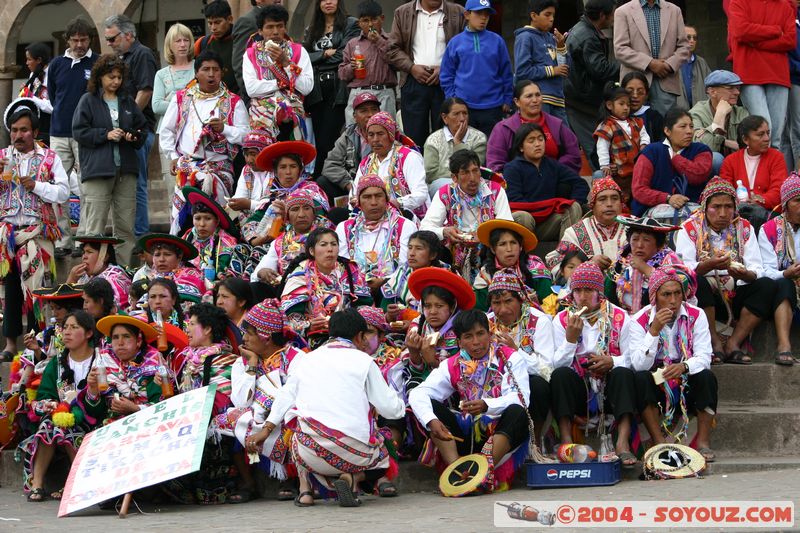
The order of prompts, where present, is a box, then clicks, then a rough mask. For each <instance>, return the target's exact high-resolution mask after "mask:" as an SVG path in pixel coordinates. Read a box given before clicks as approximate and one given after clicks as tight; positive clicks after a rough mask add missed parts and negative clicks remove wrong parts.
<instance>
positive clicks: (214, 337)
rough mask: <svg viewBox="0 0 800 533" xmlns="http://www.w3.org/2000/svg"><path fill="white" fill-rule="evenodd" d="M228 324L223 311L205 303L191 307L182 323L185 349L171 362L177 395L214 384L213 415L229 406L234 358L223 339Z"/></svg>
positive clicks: (228, 345)
mask: <svg viewBox="0 0 800 533" xmlns="http://www.w3.org/2000/svg"><path fill="white" fill-rule="evenodd" d="M228 324H229V322H228V317H227V316H225V311H223V310H222V309H220V308H219V307H214V306H213V305H211V304H207V303H199V304H195V305H193V306H192V307H190V308H189V313H188V320H187V322H186V334H187V336H188V338H189V346H187V347H186V348H184V349H183V350H182V351H181V352H180V353H179V354H177V355H176V356H175V358H174V359H173V361H172V367H173V370H174V372H175V376H176V379H177V382H178V390H179V391H180V392H187V391H190V390H194V389H199V388H201V387H205V386H206V385H208V384H210V383H216V384H217V394H216V397H215V398H214V414H215V415H216V414H218V413H220V412H222V411H224V410H225V409H227V408H228V407H229V406H230V395H231V367H232V365H233V362H234V361H235V360H236V354H234V353H232V347H231V344H230V343H229V342H228V338H227V336H226V333H227V328H228ZM207 359H210V360H211V361H210V363H209V362H207V361H206V360H207ZM159 382H160V380H159Z"/></svg>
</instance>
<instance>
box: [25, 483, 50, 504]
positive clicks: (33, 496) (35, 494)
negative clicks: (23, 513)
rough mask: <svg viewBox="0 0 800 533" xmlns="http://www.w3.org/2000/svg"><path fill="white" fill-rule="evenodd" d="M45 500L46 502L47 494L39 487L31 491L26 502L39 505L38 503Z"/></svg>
mask: <svg viewBox="0 0 800 533" xmlns="http://www.w3.org/2000/svg"><path fill="white" fill-rule="evenodd" d="M45 500H47V493H46V492H45V491H44V489H43V488H41V487H40V488H38V489H33V490H31V492H30V493H29V494H28V501H29V502H36V503H39V502H43V501H45Z"/></svg>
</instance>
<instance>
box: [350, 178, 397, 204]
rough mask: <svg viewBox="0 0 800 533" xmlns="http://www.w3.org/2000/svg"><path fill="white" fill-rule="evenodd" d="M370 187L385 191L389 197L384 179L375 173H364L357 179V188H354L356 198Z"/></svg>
mask: <svg viewBox="0 0 800 533" xmlns="http://www.w3.org/2000/svg"><path fill="white" fill-rule="evenodd" d="M370 187H377V188H379V189H381V190H382V191H383V192H385V193H386V197H387V198H388V197H389V192H388V191H387V190H386V181H384V179H383V178H382V177H380V176H378V175H377V174H365V175H364V176H361V177H360V178H359V179H358V188H357V189H356V199H358V197H359V196H361V193H362V192H364V191H365V190H366V189H368V188H370Z"/></svg>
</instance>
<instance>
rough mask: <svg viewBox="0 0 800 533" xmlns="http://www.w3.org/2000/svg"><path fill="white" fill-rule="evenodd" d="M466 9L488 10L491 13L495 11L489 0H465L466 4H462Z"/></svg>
mask: <svg viewBox="0 0 800 533" xmlns="http://www.w3.org/2000/svg"><path fill="white" fill-rule="evenodd" d="M464 9H465V10H466V11H484V10H486V11H489V13H491V14H492V15H494V14H495V13H496V11H495V10H494V9H493V8H492V3H491V2H490V1H489V0H467V3H466V5H465V6H464Z"/></svg>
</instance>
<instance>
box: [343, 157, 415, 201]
mask: <svg viewBox="0 0 800 533" xmlns="http://www.w3.org/2000/svg"><path fill="white" fill-rule="evenodd" d="M397 149H399V147H398V146H395V147H394V148H393V150H397ZM391 163H392V151H390V152H389V153H388V154H386V157H384V158H383V161H381V162H380V164H378V176H380V177H381V178H383V180H384V181H387V180H388V179H389V170H390V169H389V165H390V164H391ZM402 171H403V177H404V178H405V180H406V184H407V185H408V191H409V192H408V194H407V195H405V196H399V197H397V198H396V199H397V202H398V203H399V204H400V207H402V208H403V209H408V210H409V211H413V210H414V209H416V208H418V207H421V206H423V205H430V202H431V199H430V196H428V182H427V181H426V178H425V160H424V159H422V156H421V155H420V154H419V152H417V151H416V150H410V151H409V152H408V155H406V158H405V159H404V160H403V166H402ZM362 175H363V174H362V173H361V165H359V166H358V170H357V171H356V177H355V179H353V187H352V188H351V189H350V200H351V201H352V200H354V199H355V194H356V191H358V180H360V179H361V176H362ZM389 192H390V194H394V192H393V191H392V190H390V191H389Z"/></svg>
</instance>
